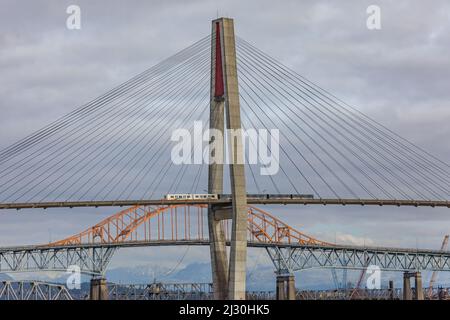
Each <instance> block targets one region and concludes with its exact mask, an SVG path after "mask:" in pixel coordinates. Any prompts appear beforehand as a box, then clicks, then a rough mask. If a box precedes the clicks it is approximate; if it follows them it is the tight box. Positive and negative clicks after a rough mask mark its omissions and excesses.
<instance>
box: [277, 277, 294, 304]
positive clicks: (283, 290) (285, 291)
mask: <svg viewBox="0 0 450 320" xmlns="http://www.w3.org/2000/svg"><path fill="white" fill-rule="evenodd" d="M276 299H277V300H295V276H294V275H293V274H287V275H285V274H284V275H277V286H276Z"/></svg>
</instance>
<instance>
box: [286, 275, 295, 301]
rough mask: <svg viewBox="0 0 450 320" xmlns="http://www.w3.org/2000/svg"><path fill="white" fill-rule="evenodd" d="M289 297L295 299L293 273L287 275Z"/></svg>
mask: <svg viewBox="0 0 450 320" xmlns="http://www.w3.org/2000/svg"><path fill="white" fill-rule="evenodd" d="M286 280H287V281H286V283H287V299H288V300H295V277H294V275H293V274H291V275H289V276H287V279H286Z"/></svg>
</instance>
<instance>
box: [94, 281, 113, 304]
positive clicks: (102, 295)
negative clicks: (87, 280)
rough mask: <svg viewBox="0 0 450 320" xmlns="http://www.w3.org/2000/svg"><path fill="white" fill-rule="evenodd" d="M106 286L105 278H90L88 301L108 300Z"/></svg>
mask: <svg viewBox="0 0 450 320" xmlns="http://www.w3.org/2000/svg"><path fill="white" fill-rule="evenodd" d="M108 299H109V295H108V285H107V283H106V279H105V278H92V279H91V288H90V300H108Z"/></svg>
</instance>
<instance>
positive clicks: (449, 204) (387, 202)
mask: <svg viewBox="0 0 450 320" xmlns="http://www.w3.org/2000/svg"><path fill="white" fill-rule="evenodd" d="M247 203H248V204H259V205H269V204H283V205H292V204H303V205H343V206H345V205H360V206H366V205H367V206H399V207H400V206H411V207H446V208H450V201H448V200H445V201H444V200H404V199H402V200H391V199H307V198H305V199H290V198H286V199H255V198H247ZM200 204H206V205H207V204H223V205H230V204H231V201H230V200H228V199H218V200H215V199H196V200H166V199H158V200H113V201H70V202H67V201H66V202H29V203H0V209H35V208H40V209H47V208H76V207H126V206H166V205H200Z"/></svg>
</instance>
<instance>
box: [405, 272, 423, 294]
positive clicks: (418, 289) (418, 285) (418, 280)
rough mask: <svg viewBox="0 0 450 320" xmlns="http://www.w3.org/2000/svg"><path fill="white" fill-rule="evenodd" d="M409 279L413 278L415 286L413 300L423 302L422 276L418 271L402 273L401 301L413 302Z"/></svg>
mask: <svg viewBox="0 0 450 320" xmlns="http://www.w3.org/2000/svg"><path fill="white" fill-rule="evenodd" d="M411 278H414V285H415V293H414V300H423V299H424V296H423V287H422V274H421V273H420V272H419V271H417V272H405V273H403V300H413V296H412V290H411Z"/></svg>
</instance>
